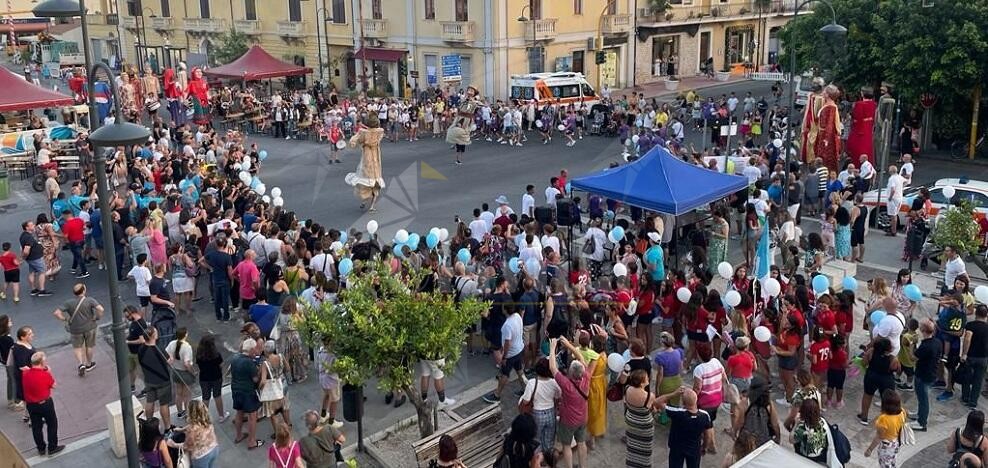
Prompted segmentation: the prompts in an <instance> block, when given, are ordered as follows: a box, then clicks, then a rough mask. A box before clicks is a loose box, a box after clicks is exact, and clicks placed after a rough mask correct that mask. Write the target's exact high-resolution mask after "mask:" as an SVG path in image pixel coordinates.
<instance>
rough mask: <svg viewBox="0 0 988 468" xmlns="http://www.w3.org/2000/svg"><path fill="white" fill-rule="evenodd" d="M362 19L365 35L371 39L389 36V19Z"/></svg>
mask: <svg viewBox="0 0 988 468" xmlns="http://www.w3.org/2000/svg"><path fill="white" fill-rule="evenodd" d="M360 21H361V25H362V27H363V29H364V37H366V38H370V39H386V38H387V37H388V20H386V19H363V20H360Z"/></svg>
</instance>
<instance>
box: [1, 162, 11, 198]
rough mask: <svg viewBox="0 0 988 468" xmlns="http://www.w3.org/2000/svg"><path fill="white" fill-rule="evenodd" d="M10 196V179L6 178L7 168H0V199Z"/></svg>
mask: <svg viewBox="0 0 988 468" xmlns="http://www.w3.org/2000/svg"><path fill="white" fill-rule="evenodd" d="M8 197H10V179H9V178H7V169H6V168H0V200H6V199H7V198H8Z"/></svg>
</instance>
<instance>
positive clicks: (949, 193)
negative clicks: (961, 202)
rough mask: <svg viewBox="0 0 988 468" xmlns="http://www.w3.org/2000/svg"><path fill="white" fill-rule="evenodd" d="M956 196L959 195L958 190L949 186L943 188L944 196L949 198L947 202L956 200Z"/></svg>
mask: <svg viewBox="0 0 988 468" xmlns="http://www.w3.org/2000/svg"><path fill="white" fill-rule="evenodd" d="M956 194H957V190H956V189H955V188H954V187H953V186H952V185H948V186H946V187H944V188H943V196H944V197H947V200H948V201H949V200H950V199H951V198H954V195H956Z"/></svg>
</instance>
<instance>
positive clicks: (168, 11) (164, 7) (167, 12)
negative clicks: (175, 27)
mask: <svg viewBox="0 0 988 468" xmlns="http://www.w3.org/2000/svg"><path fill="white" fill-rule="evenodd" d="M110 3H111V4H112V3H114V2H110ZM161 16H162V17H163V18H171V16H172V6H171V4H170V3H169V1H168V0H161Z"/></svg>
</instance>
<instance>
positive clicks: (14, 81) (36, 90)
mask: <svg viewBox="0 0 988 468" xmlns="http://www.w3.org/2000/svg"><path fill="white" fill-rule="evenodd" d="M0 89H2V90H3V92H2V93H0V112H9V111H18V110H28V109H42V108H45V107H55V106H67V105H70V104H72V103H73V102H74V101H73V99H72V96H66V95H64V94H61V93H56V92H54V91H51V90H49V89H46V88H42V87H41V86H35V85H34V84H32V83H28V82H27V81H26V80H25V79H24V76H22V75H17V74H15V73H14V72H12V71H10V70H8V69H7V68H4V67H0Z"/></svg>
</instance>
